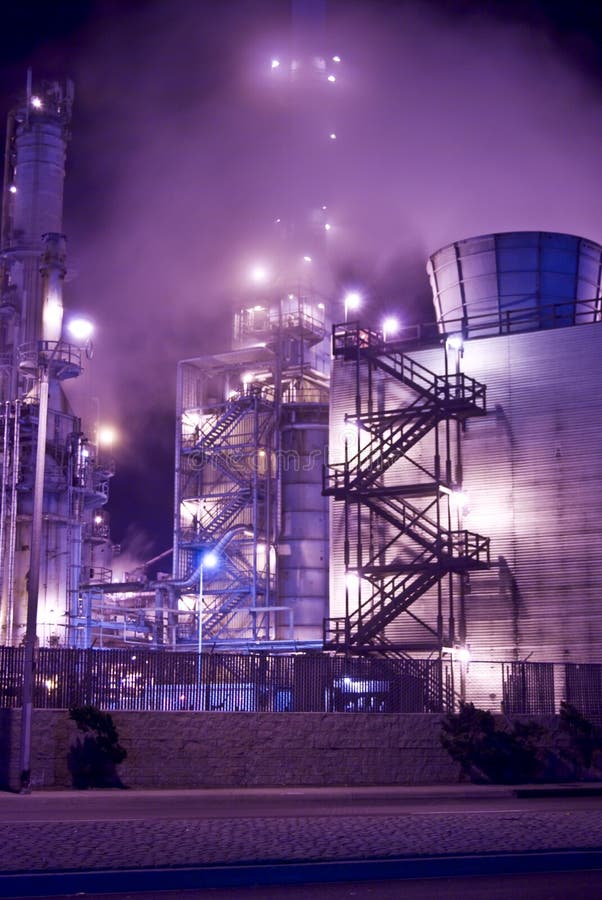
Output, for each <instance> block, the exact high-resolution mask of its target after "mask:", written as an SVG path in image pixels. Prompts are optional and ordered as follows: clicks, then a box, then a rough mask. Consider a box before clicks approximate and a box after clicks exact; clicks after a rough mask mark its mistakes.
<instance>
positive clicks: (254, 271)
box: [249, 263, 270, 284]
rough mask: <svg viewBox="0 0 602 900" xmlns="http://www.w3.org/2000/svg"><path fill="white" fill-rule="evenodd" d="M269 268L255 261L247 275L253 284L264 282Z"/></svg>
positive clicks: (267, 276)
mask: <svg viewBox="0 0 602 900" xmlns="http://www.w3.org/2000/svg"><path fill="white" fill-rule="evenodd" d="M269 274H270V273H269V270H268V268H267V266H264V265H263V263H256V264H255V265H254V266H252V268H251V271H250V272H249V277H250V278H251V281H252V282H253V283H254V284H265V282H266V281H267V280H268V278H269Z"/></svg>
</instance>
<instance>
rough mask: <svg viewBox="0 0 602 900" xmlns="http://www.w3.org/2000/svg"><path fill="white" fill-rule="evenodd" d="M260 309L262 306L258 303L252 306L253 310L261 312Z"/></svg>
mask: <svg viewBox="0 0 602 900" xmlns="http://www.w3.org/2000/svg"><path fill="white" fill-rule="evenodd" d="M262 309H263V306H261V305H260V304H257V306H254V307H253V311H254V312H261V311H262Z"/></svg>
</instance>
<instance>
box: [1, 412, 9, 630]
mask: <svg viewBox="0 0 602 900" xmlns="http://www.w3.org/2000/svg"><path fill="white" fill-rule="evenodd" d="M10 418H11V404H10V403H9V402H8V401H6V403H5V404H4V428H3V431H2V484H1V485H0V640H2V642H3V643H4V644H10V643H11V637H10V633H9V631H8V610H7V609H6V606H3V605H2V597H3V595H4V568H5V549H6V547H5V545H6V519H7V512H8V511H7V506H6V482H7V478H8V472H9V446H10V445H9V436H10V431H9V429H10ZM3 632H4V637H2V633H3Z"/></svg>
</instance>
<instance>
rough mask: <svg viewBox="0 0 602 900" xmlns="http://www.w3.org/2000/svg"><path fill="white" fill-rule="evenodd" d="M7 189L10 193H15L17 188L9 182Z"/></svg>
mask: <svg viewBox="0 0 602 900" xmlns="http://www.w3.org/2000/svg"><path fill="white" fill-rule="evenodd" d="M9 191H10V192H11V194H16V193H17V188H16V187H15V185H14V184H11V186H10V187H9Z"/></svg>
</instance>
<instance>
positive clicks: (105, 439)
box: [96, 425, 117, 447]
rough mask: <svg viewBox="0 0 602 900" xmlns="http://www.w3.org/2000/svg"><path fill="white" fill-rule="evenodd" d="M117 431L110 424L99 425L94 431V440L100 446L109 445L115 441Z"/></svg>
mask: <svg viewBox="0 0 602 900" xmlns="http://www.w3.org/2000/svg"><path fill="white" fill-rule="evenodd" d="M116 437H117V432H116V431H115V429H114V428H113V426H112V425H101V426H100V428H99V429H98V431H97V432H96V440H97V442H98V443H99V444H100V446H101V447H110V446H112V444H114V443H115V439H116Z"/></svg>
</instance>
